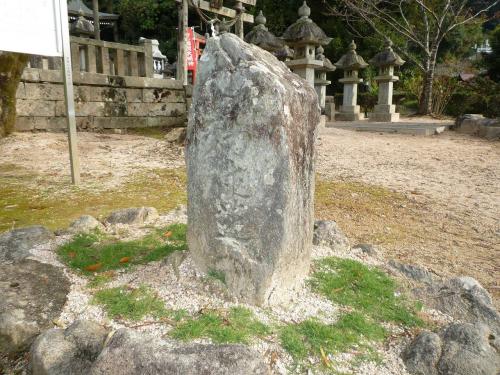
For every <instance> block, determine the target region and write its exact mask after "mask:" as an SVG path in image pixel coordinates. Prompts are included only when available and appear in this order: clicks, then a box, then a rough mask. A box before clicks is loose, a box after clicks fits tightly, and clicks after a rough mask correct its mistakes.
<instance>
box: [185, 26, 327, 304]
mask: <svg viewBox="0 0 500 375" xmlns="http://www.w3.org/2000/svg"><path fill="white" fill-rule="evenodd" d="M319 121H320V110H319V106H318V99H317V95H316V92H315V91H314V88H313V87H312V86H311V85H308V84H307V83H306V82H305V81H304V80H303V79H301V78H300V77H298V76H297V75H296V74H294V73H292V72H291V71H290V70H289V69H288V68H287V67H286V66H285V65H284V64H283V63H282V62H279V61H278V60H277V59H276V58H275V57H274V56H273V55H271V54H270V53H268V52H266V51H264V50H262V49H261V48H258V47H255V46H252V45H250V44H247V43H245V42H243V41H242V40H240V39H239V38H238V37H236V36H235V35H232V34H226V33H225V34H222V35H221V36H220V37H215V38H211V39H209V40H208V43H207V47H206V48H205V51H204V53H203V56H202V58H201V62H200V65H199V71H198V79H197V81H196V85H195V87H194V93H193V104H192V106H191V110H190V114H189V123H188V131H187V133H188V134H187V146H186V147H187V153H186V159H187V170H188V244H189V249H190V251H191V254H192V256H193V259H194V261H195V263H196V265H197V266H198V267H199V268H200V269H201V270H202V271H204V272H212V273H213V274H217V275H219V276H220V277H221V278H222V277H223V278H224V280H225V283H226V285H227V287H228V289H229V291H230V292H231V293H232V294H233V295H234V296H235V297H237V298H238V299H239V300H240V301H246V302H249V303H255V304H258V305H267V304H274V303H278V302H281V301H285V300H287V299H288V295H287V294H288V291H289V290H290V289H292V288H294V287H295V286H296V285H298V284H299V283H300V282H301V281H302V279H303V278H304V276H305V275H306V274H307V272H308V269H309V263H310V252H311V247H312V234H313V195H314V142H315V137H316V130H317V126H318V123H319Z"/></svg>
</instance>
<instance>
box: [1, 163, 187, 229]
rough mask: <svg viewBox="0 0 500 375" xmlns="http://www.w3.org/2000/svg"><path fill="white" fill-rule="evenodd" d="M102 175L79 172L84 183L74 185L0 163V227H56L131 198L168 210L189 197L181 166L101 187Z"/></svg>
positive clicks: (124, 204) (104, 212)
mask: <svg viewBox="0 0 500 375" xmlns="http://www.w3.org/2000/svg"><path fill="white" fill-rule="evenodd" d="M106 178H107V177H102V178H95V177H87V176H83V177H82V180H83V184H82V185H80V186H73V185H71V184H70V177H69V176H68V177H67V178H66V179H61V178H60V177H59V178H58V177H54V176H52V175H50V176H48V175H37V174H35V173H33V172H32V171H30V170H27V169H24V168H22V167H19V166H14V165H11V164H7V165H0V186H1V189H0V232H2V231H6V230H10V229H12V228H13V227H15V228H18V227H23V226H27V225H45V226H46V227H48V228H49V229H52V230H55V229H60V228H64V227H67V226H68V225H69V224H70V223H71V222H72V221H73V220H75V219H77V218H78V217H79V216H81V215H92V216H94V217H97V218H99V217H103V216H104V215H107V214H109V212H111V211H113V210H117V209H120V208H128V207H130V206H131V202H133V206H135V207H141V206H153V207H155V208H156V209H158V210H159V211H160V212H167V211H171V210H173V209H175V208H176V207H177V206H179V205H180V204H186V201H187V195H186V180H187V179H186V172H185V169H184V168H178V169H149V170H144V171H141V172H139V173H137V174H135V175H134V176H130V178H129V179H128V181H126V182H124V183H123V184H121V185H119V186H115V187H110V188H108V189H104V190H103V188H102V182H103V181H104V182H105V181H106Z"/></svg>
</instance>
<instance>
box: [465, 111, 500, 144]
mask: <svg viewBox="0 0 500 375" xmlns="http://www.w3.org/2000/svg"><path fill="white" fill-rule="evenodd" d="M455 128H456V129H457V131H458V132H459V133H466V134H471V135H477V136H479V137H484V138H486V139H490V140H494V139H500V119H498V118H496V119H489V118H485V117H483V116H482V115H477V114H466V115H462V116H460V117H458V118H457V119H456V122H455Z"/></svg>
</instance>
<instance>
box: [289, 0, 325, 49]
mask: <svg viewBox="0 0 500 375" xmlns="http://www.w3.org/2000/svg"><path fill="white" fill-rule="evenodd" d="M310 15H311V8H309V7H308V6H307V3H306V2H305V1H304V4H302V6H301V7H300V8H299V17H300V18H299V19H298V20H297V21H296V22H295V23H294V24H292V25H290V26H289V27H288V29H286V30H285V32H284V34H283V36H282V39H284V40H285V42H287V43H288V44H290V45H292V46H303V45H306V44H312V45H316V46H318V45H324V46H325V45H327V44H328V43H330V42H331V41H332V38H329V37H327V36H326V34H325V32H324V31H323V30H321V28H320V27H319V26H318V25H316V24H315V23H314V22H313V20H312V19H310V18H309V16H310Z"/></svg>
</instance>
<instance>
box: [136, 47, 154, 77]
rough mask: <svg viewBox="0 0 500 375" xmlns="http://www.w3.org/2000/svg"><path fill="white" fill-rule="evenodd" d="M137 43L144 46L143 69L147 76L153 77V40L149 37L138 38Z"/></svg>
mask: <svg viewBox="0 0 500 375" xmlns="http://www.w3.org/2000/svg"><path fill="white" fill-rule="evenodd" d="M139 44H141V45H143V46H144V69H145V75H146V77H147V78H153V77H154V62H153V41H152V40H151V39H146V38H140V39H139Z"/></svg>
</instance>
